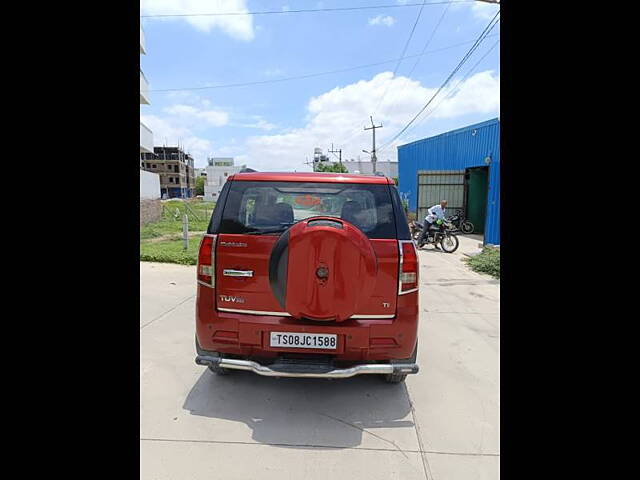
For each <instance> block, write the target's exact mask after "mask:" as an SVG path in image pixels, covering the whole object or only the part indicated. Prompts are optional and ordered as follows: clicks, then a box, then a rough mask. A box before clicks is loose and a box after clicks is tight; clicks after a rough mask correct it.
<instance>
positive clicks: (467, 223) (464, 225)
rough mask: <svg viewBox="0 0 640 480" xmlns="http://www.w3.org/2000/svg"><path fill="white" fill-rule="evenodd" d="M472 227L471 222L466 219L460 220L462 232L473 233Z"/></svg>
mask: <svg viewBox="0 0 640 480" xmlns="http://www.w3.org/2000/svg"><path fill="white" fill-rule="evenodd" d="M473 229H474V226H473V223H471V222H470V221H468V220H465V221H464V222H462V225H460V230H461V231H462V233H473Z"/></svg>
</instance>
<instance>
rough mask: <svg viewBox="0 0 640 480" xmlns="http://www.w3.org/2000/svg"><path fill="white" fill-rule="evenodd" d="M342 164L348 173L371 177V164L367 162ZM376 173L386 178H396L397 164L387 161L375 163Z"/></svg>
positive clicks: (345, 162) (344, 162)
mask: <svg viewBox="0 0 640 480" xmlns="http://www.w3.org/2000/svg"><path fill="white" fill-rule="evenodd" d="M342 164H343V165H344V166H345V167H347V170H349V173H355V172H358V173H360V174H362V175H372V174H373V164H372V163H371V162H369V161H367V162H359V161H357V160H356V161H354V162H350V161H343V162H342ZM376 171H378V172H380V173H383V174H384V175H386V176H387V177H390V178H393V177H397V176H398V162H387V161H377V162H376Z"/></svg>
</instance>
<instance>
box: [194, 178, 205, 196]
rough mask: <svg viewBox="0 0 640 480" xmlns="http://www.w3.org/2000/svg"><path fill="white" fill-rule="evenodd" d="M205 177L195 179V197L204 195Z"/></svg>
mask: <svg viewBox="0 0 640 480" xmlns="http://www.w3.org/2000/svg"><path fill="white" fill-rule="evenodd" d="M206 180H207V179H206V178H205V177H197V178H196V195H204V182H206Z"/></svg>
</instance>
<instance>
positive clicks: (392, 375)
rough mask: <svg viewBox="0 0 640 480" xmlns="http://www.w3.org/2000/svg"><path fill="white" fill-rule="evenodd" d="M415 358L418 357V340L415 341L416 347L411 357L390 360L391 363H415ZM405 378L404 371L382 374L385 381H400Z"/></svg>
mask: <svg viewBox="0 0 640 480" xmlns="http://www.w3.org/2000/svg"><path fill="white" fill-rule="evenodd" d="M417 358H418V342H417V341H416V348H415V349H414V350H413V355H411V358H407V359H405V360H395V361H392V362H391V363H403V362H410V363H416V359H417ZM406 379H407V374H406V373H389V374H387V375H385V376H384V381H385V382H387V383H402V382H404V381H405V380H406Z"/></svg>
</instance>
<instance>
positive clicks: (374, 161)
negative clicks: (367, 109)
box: [363, 116, 382, 175]
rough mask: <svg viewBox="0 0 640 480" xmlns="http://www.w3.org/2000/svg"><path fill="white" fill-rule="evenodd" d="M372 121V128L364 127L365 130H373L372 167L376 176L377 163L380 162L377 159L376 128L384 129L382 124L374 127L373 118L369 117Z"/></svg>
mask: <svg viewBox="0 0 640 480" xmlns="http://www.w3.org/2000/svg"><path fill="white" fill-rule="evenodd" d="M369 119H370V120H371V126H370V127H364V129H365V130H373V150H371V166H372V167H373V174H374V175H375V174H376V161H377V160H378V159H377V157H376V128H382V124H380V125H374V124H373V117H371V116H369ZM363 152H364V153H369V152H367V151H366V150H363Z"/></svg>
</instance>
